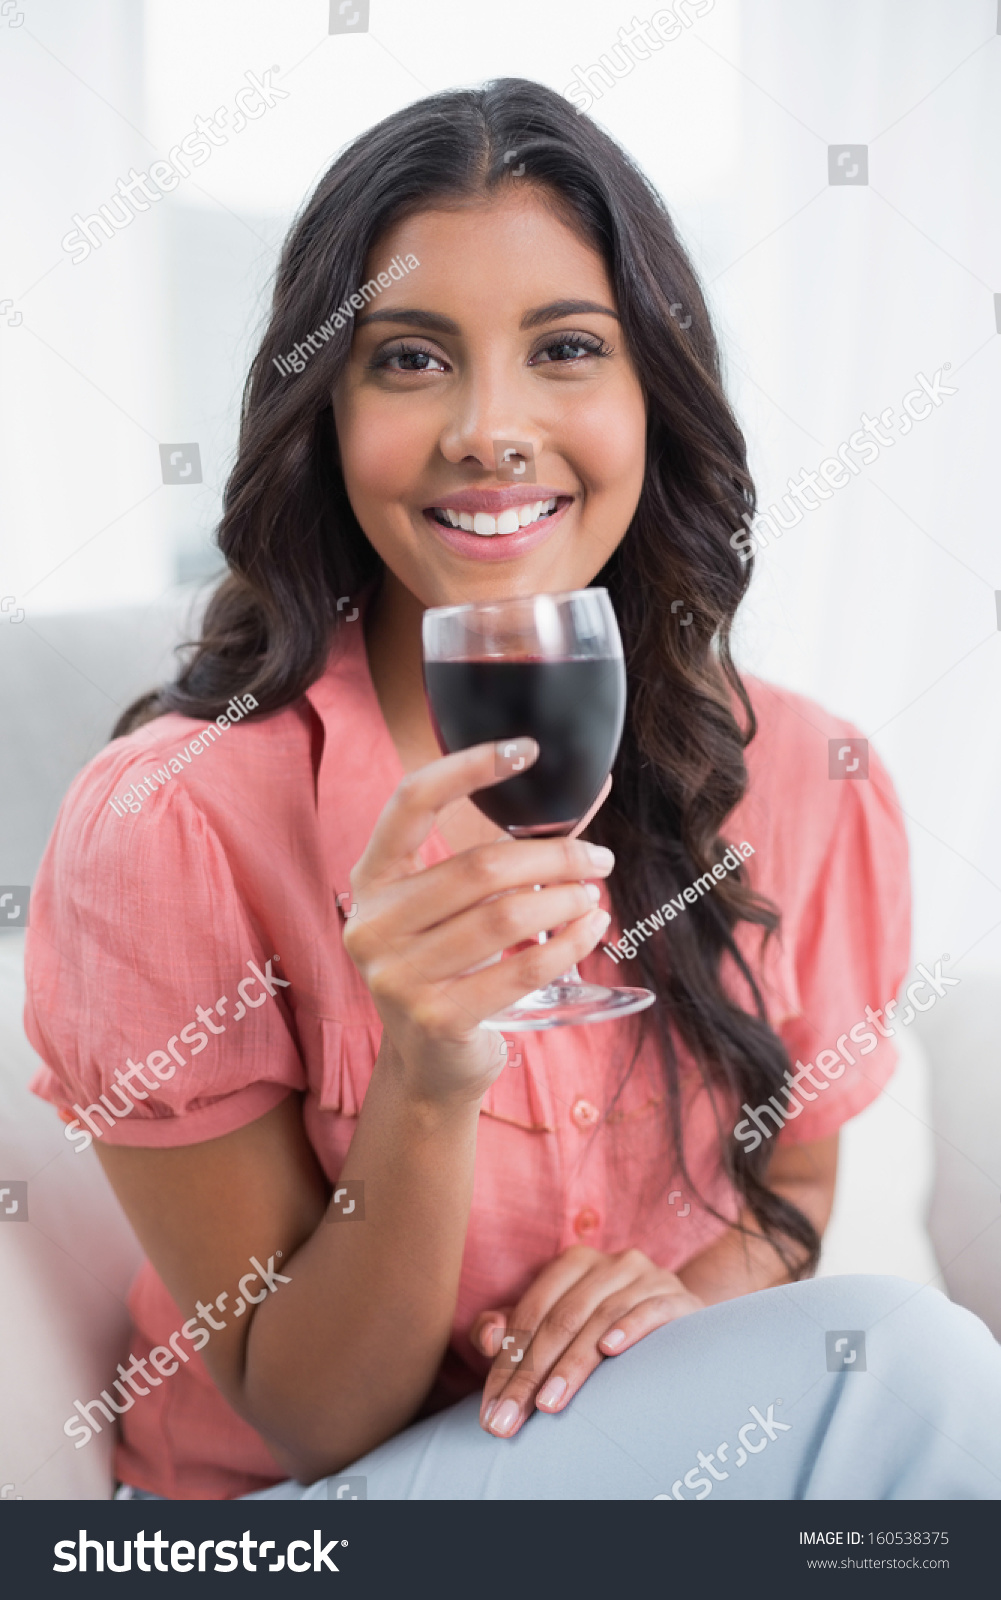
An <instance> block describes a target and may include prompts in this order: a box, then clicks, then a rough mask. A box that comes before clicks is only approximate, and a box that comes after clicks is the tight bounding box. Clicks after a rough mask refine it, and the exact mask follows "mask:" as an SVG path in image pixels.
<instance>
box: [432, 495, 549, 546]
mask: <svg viewBox="0 0 1001 1600" xmlns="http://www.w3.org/2000/svg"><path fill="white" fill-rule="evenodd" d="M566 498H567V492H566V490H565V489H554V488H552V487H551V485H549V484H546V483H512V485H511V487H510V488H509V489H454V490H453V489H448V490H446V492H445V498H444V499H443V500H433V501H432V502H431V504H430V505H429V506H428V507H426V509H425V516H426V515H427V512H428V511H433V510H434V507H435V506H438V508H439V509H440V510H444V509H445V508H446V507H447V508H448V510H449V511H468V512H469V514H470V516H473V517H475V515H476V513H477V511H487V512H489V513H490V515H491V516H493V517H496V516H498V515H499V513H500V512H501V511H513V510H514V508H515V506H532V505H534V504H535V502H536V500H564V499H566ZM569 498H570V499H573V496H572V495H571V496H570V497H569ZM499 537H501V538H503V537H505V536H504V535H503V534H502V535H500V536H499ZM507 537H509V538H514V535H513V534H509V535H508V536H507Z"/></svg>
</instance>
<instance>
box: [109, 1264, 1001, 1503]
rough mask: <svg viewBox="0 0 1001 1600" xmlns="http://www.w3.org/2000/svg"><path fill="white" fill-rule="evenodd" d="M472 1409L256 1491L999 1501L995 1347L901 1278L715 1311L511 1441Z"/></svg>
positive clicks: (670, 1331) (821, 1288) (653, 1340)
mask: <svg viewBox="0 0 1001 1600" xmlns="http://www.w3.org/2000/svg"><path fill="white" fill-rule="evenodd" d="M478 1416H479V1395H473V1396H471V1397H470V1398H469V1399H467V1400H463V1401H461V1402H460V1403H459V1404H458V1405H456V1406H452V1407H451V1408H450V1409H449V1410H447V1411H443V1412H441V1413H439V1414H438V1415H437V1416H434V1417H430V1418H428V1419H427V1420H426V1421H424V1422H419V1423H416V1424H415V1425H414V1426H413V1427H411V1428H408V1429H406V1430H405V1431H404V1432H403V1433H401V1434H398V1435H397V1436H396V1437H395V1438H393V1439H390V1440H388V1441H387V1442H386V1443H385V1444H383V1445H380V1446H379V1447H378V1449H376V1450H372V1451H370V1452H369V1454H368V1455H366V1456H362V1457H361V1459H360V1460H358V1461H355V1462H353V1463H352V1464H351V1465H350V1466H349V1467H345V1468H344V1471H343V1472H341V1473H339V1474H337V1476H335V1477H332V1478H322V1479H320V1480H319V1481H318V1482H317V1483H314V1484H313V1485H311V1486H310V1487H309V1488H305V1487H304V1486H303V1485H302V1484H300V1483H297V1482H295V1481H294V1480H292V1479H290V1480H288V1481H287V1482H285V1483H280V1484H276V1485H274V1487H273V1488H270V1489H264V1490H260V1491H258V1492H257V1493H255V1494H250V1495H246V1496H244V1498H245V1499H247V1500H326V1499H331V1500H333V1499H338V1498H340V1499H352V1498H356V1497H357V1498H367V1499H369V1500H652V1499H656V1498H657V1497H661V1498H673V1499H676V1500H706V1499H708V1498H709V1497H710V1496H711V1497H712V1498H713V1499H715V1500H997V1499H1001V1346H999V1345H998V1344H997V1342H996V1341H995V1340H994V1339H993V1337H992V1336H991V1334H990V1332H989V1330H988V1329H987V1328H986V1327H985V1326H984V1324H983V1323H982V1322H980V1321H979V1319H978V1318H977V1317H975V1316H974V1315H973V1314H972V1312H969V1311H966V1310H964V1309H963V1308H962V1307H960V1306H956V1305H953V1304H952V1303H951V1301H949V1300H947V1299H946V1298H945V1296H944V1295H942V1294H940V1293H939V1292H938V1291H937V1290H935V1289H927V1288H920V1287H919V1286H918V1285H917V1284H914V1283H908V1282H906V1281H905V1280H904V1279H902V1278H879V1277H871V1278H870V1277H847V1278H814V1279H809V1280H807V1281H806V1282H804V1283H796V1284H791V1285H788V1286H786V1287H783V1288H778V1289H765V1290H763V1291H761V1292H760V1293H758V1294H752V1295H745V1296H743V1297H742V1298H740V1299H738V1300H728V1301H726V1302H725V1303H724V1304H722V1305H718V1306H709V1307H707V1309H706V1310H704V1311H699V1312H696V1313H694V1314H693V1315H691V1316H687V1317H683V1318H682V1319H681V1320H680V1321H678V1322H675V1323H671V1324H670V1325H669V1326H668V1327H665V1328H660V1329H658V1330H657V1331H656V1332H655V1333H651V1334H649V1335H648V1336H647V1337H646V1338H645V1339H642V1340H641V1341H640V1342H639V1344H637V1345H634V1346H633V1348H632V1349H631V1350H627V1351H626V1352H625V1354H624V1355H621V1356H615V1357H611V1358H609V1359H607V1360H605V1361H603V1362H602V1364H601V1365H600V1366H599V1368H598V1369H597V1371H596V1372H594V1373H593V1374H592V1375H591V1377H590V1378H588V1380H587V1382H586V1383H585V1384H584V1386H583V1388H582V1389H581V1390H580V1392H579V1393H578V1394H577V1396H576V1397H575V1398H574V1399H573V1400H572V1401H571V1402H570V1404H569V1406H568V1407H567V1409H566V1410H565V1411H564V1412H562V1413H561V1414H560V1415H559V1416H546V1415H545V1414H543V1413H541V1412H535V1413H534V1414H533V1415H532V1416H531V1417H530V1418H529V1420H528V1422H527V1423H526V1424H525V1425H524V1426H523V1427H522V1429H521V1431H520V1433H518V1434H517V1435H516V1436H515V1437H514V1438H513V1439H510V1440H505V1439H495V1438H493V1437H492V1436H491V1435H489V1434H487V1433H485V1432H484V1431H483V1429H482V1428H481V1427H480V1426H479V1422H478ZM119 1492H120V1494H121V1495H122V1496H123V1497H127V1496H128V1494H129V1491H128V1490H127V1489H123V1490H121V1491H119ZM133 1493H135V1494H136V1495H137V1497H140V1496H141V1497H142V1498H147V1497H146V1496H144V1495H142V1491H133Z"/></svg>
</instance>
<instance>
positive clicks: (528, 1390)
mask: <svg viewBox="0 0 1001 1600" xmlns="http://www.w3.org/2000/svg"><path fill="white" fill-rule="evenodd" d="M608 1267H609V1258H608V1257H607V1256H604V1255H602V1254H601V1253H600V1252H599V1251H597V1250H591V1249H589V1248H588V1247H587V1246H586V1245H574V1246H572V1247H571V1248H570V1249H569V1250H564V1252H563V1253H562V1255H559V1256H557V1257H556V1258H555V1260H553V1261H550V1262H548V1263H547V1265H546V1266H545V1267H544V1268H543V1269H542V1271H541V1272H540V1273H539V1275H538V1277H537V1278H536V1279H535V1280H534V1282H533V1283H532V1285H531V1287H530V1288H529V1289H528V1291H527V1292H526V1293H525V1294H524V1295H523V1296H522V1298H521V1299H520V1300H519V1302H518V1304H517V1305H516V1306H515V1307H514V1308H513V1310H512V1311H511V1313H510V1315H509V1316H508V1319H507V1332H509V1333H516V1334H518V1335H526V1336H527V1337H528V1340H529V1344H528V1348H527V1350H526V1352H525V1355H524V1357H523V1358H520V1359H519V1361H518V1362H517V1363H514V1362H513V1361H512V1359H511V1357H510V1356H509V1355H508V1354H507V1352H505V1351H500V1352H498V1354H497V1356H496V1357H495V1360H494V1364H493V1366H492V1368H491V1369H490V1372H489V1373H488V1374H487V1379H486V1382H485V1384H484V1386H483V1399H482V1401H481V1404H480V1420H481V1421H482V1422H483V1423H484V1424H485V1423H486V1421H487V1413H488V1411H489V1409H490V1407H491V1404H492V1403H496V1402H497V1401H498V1400H499V1399H500V1398H501V1397H502V1396H504V1397H505V1398H511V1399H515V1400H516V1401H518V1404H519V1409H522V1410H523V1409H524V1408H525V1406H526V1405H527V1402H528V1400H529V1398H530V1395H531V1394H532V1393H534V1389H535V1387H536V1386H537V1385H538V1383H539V1381H540V1380H541V1379H542V1378H543V1377H544V1376H545V1369H544V1368H541V1369H540V1368H539V1366H538V1363H537V1358H538V1357H539V1355H540V1351H539V1350H538V1349H537V1347H536V1339H537V1337H538V1330H539V1328H540V1327H541V1325H542V1323H543V1322H544V1320H545V1318H546V1317H547V1316H548V1315H549V1314H550V1312H552V1311H553V1309H554V1308H555V1307H556V1306H560V1307H561V1309H562V1308H563V1305H564V1302H565V1299H566V1297H567V1296H568V1295H569V1294H570V1293H572V1291H573V1290H574V1289H575V1288H576V1287H578V1286H579V1285H581V1284H582V1283H584V1282H586V1281H587V1280H588V1279H589V1277H591V1276H592V1275H593V1274H595V1273H596V1272H600V1271H601V1269H605V1270H606V1271H607V1269H608ZM607 1293H608V1289H607V1287H606V1289H605V1290H604V1291H602V1292H597V1291H595V1292H594V1295H593V1303H592V1305H591V1306H590V1307H589V1309H591V1310H593V1309H594V1307H595V1306H597V1305H598V1304H600V1302H601V1300H602V1299H603V1298H606V1297H607ZM580 1321H581V1323H582V1322H584V1321H586V1314H585V1315H583V1316H582V1317H581V1318H580ZM606 1326H607V1324H606ZM572 1336H573V1330H571V1332H570V1333H568V1335H567V1339H569V1338H570V1337H572ZM566 1342H567V1341H566V1340H564V1344H565V1343H566ZM523 1344H524V1341H522V1343H521V1344H519V1346H517V1348H523ZM514 1348H515V1347H514V1346H512V1349H514ZM558 1354H559V1348H556V1347H553V1348H552V1350H551V1355H550V1359H551V1360H555V1359H556V1356H557V1355H558ZM509 1389H510V1394H508V1390H509ZM491 1431H493V1430H491Z"/></svg>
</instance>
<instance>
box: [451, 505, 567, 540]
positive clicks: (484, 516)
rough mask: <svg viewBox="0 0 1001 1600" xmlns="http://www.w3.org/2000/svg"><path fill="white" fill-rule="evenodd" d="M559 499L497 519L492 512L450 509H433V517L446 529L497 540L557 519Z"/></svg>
mask: <svg viewBox="0 0 1001 1600" xmlns="http://www.w3.org/2000/svg"><path fill="white" fill-rule="evenodd" d="M558 509H559V497H558V496H555V495H554V496H553V497H552V498H550V499H548V500H535V501H531V502H529V503H528V504H526V505H523V506H511V507H510V509H509V510H507V511H501V512H500V513H499V514H498V515H497V516H496V517H495V516H491V514H490V512H489V511H477V512H469V511H453V510H452V508H451V507H450V506H432V507H431V509H430V512H429V515H430V516H431V517H432V519H433V520H434V521H435V522H437V523H438V524H439V525H440V526H441V527H443V528H462V529H463V531H464V532H466V533H476V534H479V536H480V538H481V539H494V538H496V537H497V535H498V534H506V533H517V532H518V531H519V530H520V529H521V528H530V527H531V526H532V524H533V523H536V522H544V521H545V520H546V518H547V517H552V516H555V514H556V512H557V510H558Z"/></svg>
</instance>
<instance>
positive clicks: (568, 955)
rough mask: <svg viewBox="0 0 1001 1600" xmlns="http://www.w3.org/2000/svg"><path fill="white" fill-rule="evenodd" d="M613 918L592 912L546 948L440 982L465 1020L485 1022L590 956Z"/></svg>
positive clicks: (549, 941)
mask: <svg viewBox="0 0 1001 1600" xmlns="http://www.w3.org/2000/svg"><path fill="white" fill-rule="evenodd" d="M610 921H611V918H610V917H609V914H608V912H607V911H592V912H590V913H589V914H588V915H587V916H584V917H578V918H577V919H576V921H574V922H568V923H567V925H566V927H564V928H561V929H560V931H559V933H554V934H552V935H551V936H550V937H549V938H548V939H547V940H546V942H545V944H533V945H531V946H530V947H529V948H528V949H527V950H518V951H512V952H510V953H509V954H508V955H507V956H505V958H504V960H503V961H500V962H497V963H496V964H495V965H492V966H490V967H487V968H486V969H485V970H484V971H481V972H474V973H469V974H468V975H467V976H466V977H463V978H455V979H454V980H451V981H449V980H440V985H441V986H443V987H444V989H445V992H446V994H447V996H448V999H449V1001H450V1002H451V1003H452V1004H453V1005H454V1006H455V1007H456V1008H457V1009H458V1010H460V1011H461V1012H462V1013H463V1014H464V1015H465V1016H470V1017H472V1016H475V1017H476V1018H478V1019H480V1020H482V1019H483V1018H484V1017H491V1016H493V1014H494V1013H495V1012H496V1011H500V1010H503V1008H504V1007H505V1006H511V1005H514V1002H515V1001H516V1000H520V999H521V998H522V996H523V995H526V994H530V993H531V991H532V990H533V989H543V988H545V986H546V984H547V983H552V982H553V981H554V979H556V978H558V977H559V976H560V974H561V973H563V972H566V971H567V969H568V968H569V967H572V966H575V965H576V964H577V962H579V961H583V960H584V958H585V956H589V955H590V954H591V951H592V950H593V949H594V948H595V946H596V945H597V943H598V941H599V940H600V939H601V937H602V935H603V934H604V932H605V930H606V928H607V927H608V924H609V922H610Z"/></svg>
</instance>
